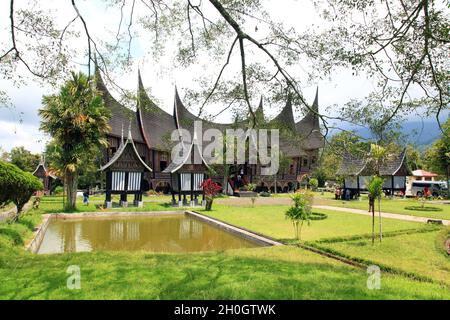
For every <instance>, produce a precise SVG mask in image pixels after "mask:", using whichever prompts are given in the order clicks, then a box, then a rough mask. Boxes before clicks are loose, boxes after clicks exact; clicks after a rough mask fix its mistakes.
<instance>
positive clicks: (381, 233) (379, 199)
mask: <svg viewBox="0 0 450 320" xmlns="http://www.w3.org/2000/svg"><path fill="white" fill-rule="evenodd" d="M378 217H379V219H380V242H381V240H383V231H382V222H381V197H378Z"/></svg>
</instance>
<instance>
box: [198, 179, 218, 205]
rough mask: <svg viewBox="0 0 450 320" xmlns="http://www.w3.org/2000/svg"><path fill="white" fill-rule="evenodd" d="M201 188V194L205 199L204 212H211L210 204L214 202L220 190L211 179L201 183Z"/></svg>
mask: <svg viewBox="0 0 450 320" xmlns="http://www.w3.org/2000/svg"><path fill="white" fill-rule="evenodd" d="M201 187H202V189H203V192H204V194H205V198H206V208H205V209H206V211H211V208H212V203H213V200H214V197H215V196H216V195H217V194H218V193H219V191H220V190H221V189H222V187H220V186H219V185H218V184H217V183H215V182H214V181H212V180H211V179H208V180H205V181H203V182H202V183H201Z"/></svg>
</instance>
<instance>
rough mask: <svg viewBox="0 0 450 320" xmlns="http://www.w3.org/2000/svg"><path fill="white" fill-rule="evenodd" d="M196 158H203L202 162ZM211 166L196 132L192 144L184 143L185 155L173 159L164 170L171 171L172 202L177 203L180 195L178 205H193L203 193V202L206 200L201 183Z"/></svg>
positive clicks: (196, 203) (165, 171)
mask: <svg viewBox="0 0 450 320" xmlns="http://www.w3.org/2000/svg"><path fill="white" fill-rule="evenodd" d="M195 159H201V163H200V164H195V161H194V160H195ZM208 169H209V166H208V164H207V162H206V160H205V159H204V158H203V155H202V152H201V150H200V147H199V144H198V143H197V137H196V134H195V133H194V139H193V141H192V143H191V144H187V143H184V144H183V155H182V157H181V159H179V160H178V161H173V162H171V163H170V164H169V166H168V167H167V168H166V169H165V170H164V171H163V173H170V179H171V186H172V188H171V191H172V204H173V205H176V204H177V201H176V196H178V206H179V207H182V206H187V205H189V204H190V206H191V207H193V206H197V205H198V196H199V195H202V202H203V200H204V193H203V188H202V187H201V183H202V182H203V181H204V180H205V178H206V176H207V171H208ZM187 196H190V203H188V200H187Z"/></svg>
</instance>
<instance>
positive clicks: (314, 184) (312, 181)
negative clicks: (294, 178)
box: [309, 178, 319, 191]
mask: <svg viewBox="0 0 450 320" xmlns="http://www.w3.org/2000/svg"><path fill="white" fill-rule="evenodd" d="M309 185H310V187H311V189H312V190H314V191H315V190H316V189H317V187H318V186H319V180H317V179H316V178H311V179H309Z"/></svg>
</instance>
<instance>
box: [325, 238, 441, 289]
mask: <svg viewBox="0 0 450 320" xmlns="http://www.w3.org/2000/svg"><path fill="white" fill-rule="evenodd" d="M440 232H442V230H437V231H434V232H426V233H415V234H408V235H398V236H394V237H387V238H384V239H383V240H382V242H381V243H380V242H379V241H376V242H375V245H374V246H372V242H371V240H370V239H361V240H355V241H345V242H335V243H321V244H320V246H323V247H326V248H330V249H333V250H334V251H336V252H339V253H342V254H344V255H346V256H350V257H355V258H359V259H364V260H370V261H372V262H374V263H375V264H381V265H385V266H387V267H392V268H396V269H400V270H405V271H408V272H413V273H416V274H420V275H424V276H426V277H429V278H432V279H435V280H437V281H441V282H444V283H446V284H448V285H449V286H450V256H449V255H448V254H447V253H446V252H445V251H444V249H443V247H444V245H443V244H444V241H443V239H441V237H439V233H440ZM438 238H439V239H441V240H440V241H439V242H438Z"/></svg>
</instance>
